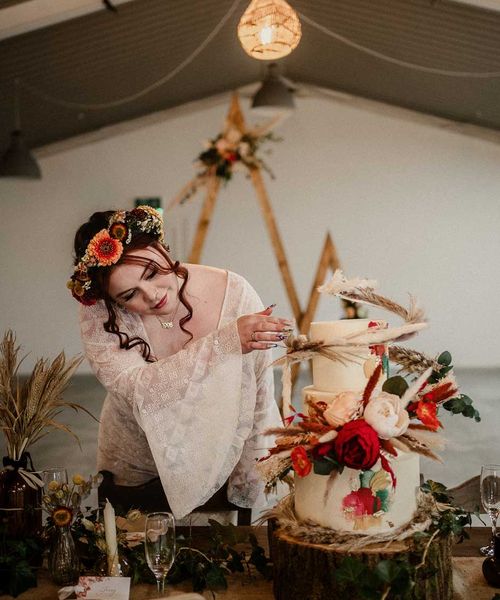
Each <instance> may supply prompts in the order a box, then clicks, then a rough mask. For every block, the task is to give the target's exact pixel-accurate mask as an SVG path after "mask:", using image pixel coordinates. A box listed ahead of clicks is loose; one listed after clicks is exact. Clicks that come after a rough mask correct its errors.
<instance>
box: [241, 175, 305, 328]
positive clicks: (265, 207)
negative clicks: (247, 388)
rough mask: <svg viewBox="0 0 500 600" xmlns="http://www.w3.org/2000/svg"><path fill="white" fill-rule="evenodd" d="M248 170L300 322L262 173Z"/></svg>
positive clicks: (286, 286) (295, 314) (299, 311)
mask: <svg viewBox="0 0 500 600" xmlns="http://www.w3.org/2000/svg"><path fill="white" fill-rule="evenodd" d="M249 170H250V177H251V179H252V183H253V185H254V188H255V191H256V193H257V198H258V200H259V203H260V208H261V211H262V215H263V217H264V220H265V222H266V225H267V230H268V231H269V235H270V236H271V243H272V245H273V249H274V254H275V256H276V260H277V261H278V267H279V270H280V273H281V277H282V279H283V283H284V284H285V289H286V292H287V295H288V299H289V301H290V304H291V306H292V312H293V316H294V317H295V320H296V321H297V323H300V322H301V319H302V310H301V308H300V303H299V298H298V296H297V292H296V290H295V285H294V283H293V279H292V274H291V273H290V268H289V266H288V260H287V258H286V255H285V249H284V247H283V244H282V242H281V236H280V234H279V231H278V227H277V225H276V220H275V218H274V214H273V210H272V208H271V203H270V202H269V197H268V195H267V191H266V188H265V186H264V181H263V180H262V173H261V172H260V169H258V168H251V169H249Z"/></svg>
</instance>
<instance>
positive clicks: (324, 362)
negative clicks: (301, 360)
mask: <svg viewBox="0 0 500 600" xmlns="http://www.w3.org/2000/svg"><path fill="white" fill-rule="evenodd" d="M370 323H373V322H371V321H370V320H368V319H346V320H342V321H331V322H316V323H312V324H311V331H310V339H311V341H323V342H324V343H329V342H332V341H333V340H334V339H335V338H336V337H337V338H338V337H339V336H342V337H344V338H345V337H346V336H349V335H350V334H353V333H355V332H359V331H365V330H367V329H368V328H369V326H370ZM377 324H378V325H381V324H383V323H382V322H381V321H377ZM346 352H348V353H349V356H350V359H351V360H348V361H347V360H345V361H332V360H330V359H328V358H325V357H323V356H320V355H316V356H315V357H314V358H313V385H312V386H307V387H306V388H304V389H303V400H304V412H307V410H308V406H310V403H311V402H316V403H318V402H324V403H326V404H327V405H331V403H332V402H333V401H334V400H335V399H336V398H338V397H339V396H340V395H341V394H344V395H346V394H356V395H357V396H358V397H360V396H361V395H362V394H363V391H364V389H365V387H366V384H367V382H368V379H369V378H370V376H371V374H372V373H373V371H374V370H375V368H376V366H377V365H378V363H379V362H380V361H382V362H383V364H384V365H387V364H388V362H387V355H386V354H385V352H386V348H384V347H383V346H380V345H379V346H377V347H368V346H366V347H348V348H346ZM384 354H385V356H384ZM384 379H385V375H384V376H383V378H381V379H380V380H379V383H378V385H379V386H380V385H381V384H382V382H383V380H384ZM344 397H345V396H344ZM385 457H386V458H387V460H388V461H389V463H390V466H391V469H392V471H393V474H394V478H395V485H393V480H392V478H391V476H390V475H389V473H388V472H387V471H386V470H385V469H383V468H382V466H381V461H380V460H378V461H377V462H376V463H375V464H374V465H373V466H372V467H371V468H370V469H368V470H366V471H361V470H355V469H350V468H347V467H345V468H344V470H343V471H342V473H337V474H336V475H335V472H334V477H335V478H334V479H333V481H332V480H330V478H331V476H329V475H317V474H315V473H313V472H311V473H310V474H309V475H307V476H306V477H298V476H295V510H296V513H297V515H298V516H299V517H300V518H301V519H304V520H305V519H307V520H309V521H312V522H315V523H318V524H320V525H322V526H324V527H329V528H331V529H335V530H338V531H353V532H359V533H363V534H375V533H382V532H385V531H390V530H391V529H393V528H397V527H400V526H401V525H404V524H406V523H407V522H409V521H410V520H411V518H412V516H413V513H414V512H415V510H416V505H417V491H418V487H419V484H420V464H419V457H418V455H417V454H414V453H411V452H402V451H398V456H397V457H394V456H391V455H389V454H385Z"/></svg>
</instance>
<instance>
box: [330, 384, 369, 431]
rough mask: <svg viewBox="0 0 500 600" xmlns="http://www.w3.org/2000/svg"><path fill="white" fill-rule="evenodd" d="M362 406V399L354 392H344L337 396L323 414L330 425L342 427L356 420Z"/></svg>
mask: <svg viewBox="0 0 500 600" xmlns="http://www.w3.org/2000/svg"><path fill="white" fill-rule="evenodd" d="M360 406H361V397H360V396H359V395H357V394H355V393H353V392H342V393H341V394H339V395H338V396H336V397H335V398H334V399H333V401H332V403H331V404H330V406H329V407H328V408H327V409H326V410H325V411H324V412H323V417H324V418H325V419H326V421H327V422H328V423H329V424H330V425H334V426H335V427H340V426H341V425H345V424H346V423H347V422H348V421H351V420H352V419H354V417H355V416H356V415H357V413H358V411H359V409H360Z"/></svg>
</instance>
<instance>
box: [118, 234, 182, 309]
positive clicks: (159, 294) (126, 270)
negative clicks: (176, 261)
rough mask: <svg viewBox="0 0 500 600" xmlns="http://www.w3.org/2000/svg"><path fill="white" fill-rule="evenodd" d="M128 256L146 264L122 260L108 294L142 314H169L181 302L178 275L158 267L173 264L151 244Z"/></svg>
mask: <svg viewBox="0 0 500 600" xmlns="http://www.w3.org/2000/svg"><path fill="white" fill-rule="evenodd" d="M127 256H137V257H140V258H142V259H143V260H144V261H145V262H144V264H136V263H121V264H119V265H117V266H116V267H115V268H114V269H113V270H112V271H111V275H110V276H109V285H108V293H109V295H110V296H111V298H113V300H114V301H115V302H117V303H118V304H119V305H121V306H123V307H124V308H126V309H127V310H129V311H130V312H134V313H138V314H140V315H158V316H159V315H168V314H170V313H171V312H172V311H173V310H174V309H175V307H176V305H177V292H178V287H177V282H178V280H177V276H176V275H175V273H166V274H165V273H160V272H159V271H158V269H157V267H156V266H155V263H156V264H159V265H160V266H161V267H162V268H163V267H165V268H168V267H169V265H168V263H167V261H166V259H165V257H164V256H163V255H162V254H161V253H160V251H159V250H157V249H156V248H153V247H151V246H149V247H148V248H144V249H142V250H132V251H131V252H128V253H127Z"/></svg>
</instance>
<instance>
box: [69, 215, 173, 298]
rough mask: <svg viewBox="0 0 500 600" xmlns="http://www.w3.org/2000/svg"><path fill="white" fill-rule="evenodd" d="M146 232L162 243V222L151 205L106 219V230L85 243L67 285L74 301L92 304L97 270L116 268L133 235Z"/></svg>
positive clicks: (102, 230)
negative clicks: (94, 276)
mask: <svg viewBox="0 0 500 600" xmlns="http://www.w3.org/2000/svg"><path fill="white" fill-rule="evenodd" d="M141 233H149V234H151V235H153V236H154V237H156V238H157V239H158V241H159V242H163V221H162V219H161V216H160V213H159V212H158V211H156V210H155V209H154V208H151V207H150V206H138V207H137V208H134V209H133V210H130V211H127V210H118V211H116V212H115V213H113V214H112V215H111V217H110V219H109V223H108V228H107V229H101V231H99V232H98V233H96V234H95V235H94V237H93V238H92V239H91V240H90V242H89V243H88V246H87V248H86V250H85V254H84V255H83V256H82V258H81V259H80V261H79V262H78V264H77V265H76V266H75V270H74V271H73V275H72V276H71V279H70V280H69V281H68V283H67V286H68V288H69V289H70V290H71V294H72V295H73V298H75V299H76V300H78V302H81V303H82V304H84V305H86V306H90V305H92V304H95V303H96V302H97V300H98V295H97V293H96V290H95V289H93V288H94V285H93V284H94V281H93V277H92V275H93V273H94V274H95V271H93V270H94V269H95V268H96V267H109V266H110V265H115V264H116V263H117V262H118V261H119V260H120V257H121V255H122V254H123V247H124V246H127V245H128V244H130V242H131V241H132V238H133V237H134V235H137V234H141Z"/></svg>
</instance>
